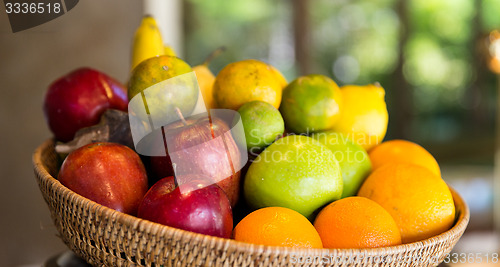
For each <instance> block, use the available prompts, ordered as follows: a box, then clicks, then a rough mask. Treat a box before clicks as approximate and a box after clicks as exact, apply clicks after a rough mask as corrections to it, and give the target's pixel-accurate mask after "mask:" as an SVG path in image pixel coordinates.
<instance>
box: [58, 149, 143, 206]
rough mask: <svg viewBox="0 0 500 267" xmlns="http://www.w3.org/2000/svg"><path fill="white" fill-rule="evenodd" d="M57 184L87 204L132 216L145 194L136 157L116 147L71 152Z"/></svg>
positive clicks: (139, 165) (139, 164)
mask: <svg viewBox="0 0 500 267" xmlns="http://www.w3.org/2000/svg"><path fill="white" fill-rule="evenodd" d="M58 180H59V181H60V182H61V183H62V184H63V185H64V186H66V187H68V188H69V189H71V190H73V191H74V192H76V193H78V194H80V195H82V196H84V197H86V198H88V199H90V200H93V201H95V202H97V203H99V204H101V205H104V206H107V207H109V208H112V209H115V210H118V211H121V212H124V213H128V214H132V215H135V214H136V213H137V208H138V207H139V204H140V202H141V200H142V198H143V197H144V195H145V194H146V192H147V190H148V178H147V175H146V170H145V168H144V165H143V164H142V161H141V159H140V157H139V155H137V153H135V152H134V151H133V150H132V149H130V148H128V147H126V146H124V145H120V144H117V143H106V142H100V143H91V144H88V145H85V146H82V147H80V148H78V149H77V150H75V151H73V152H71V153H70V154H69V155H68V157H66V159H65V160H64V162H63V164H62V166H61V169H60V171H59V174H58Z"/></svg>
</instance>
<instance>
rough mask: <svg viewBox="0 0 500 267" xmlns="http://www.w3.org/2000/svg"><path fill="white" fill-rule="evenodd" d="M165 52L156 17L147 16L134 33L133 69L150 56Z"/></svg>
mask: <svg viewBox="0 0 500 267" xmlns="http://www.w3.org/2000/svg"><path fill="white" fill-rule="evenodd" d="M164 53H165V47H164V44H163V40H162V38H161V33H160V30H159V29H158V26H157V24H156V21H155V19H154V18H153V17H151V16H145V17H144V18H142V21H141V25H140V26H139V28H137V31H136V32H135V35H134V41H133V45H132V62H131V69H132V70H133V69H134V68H135V67H136V66H137V65H139V63H141V62H142V61H144V60H146V59H148V58H152V57H155V56H159V55H163V54H164Z"/></svg>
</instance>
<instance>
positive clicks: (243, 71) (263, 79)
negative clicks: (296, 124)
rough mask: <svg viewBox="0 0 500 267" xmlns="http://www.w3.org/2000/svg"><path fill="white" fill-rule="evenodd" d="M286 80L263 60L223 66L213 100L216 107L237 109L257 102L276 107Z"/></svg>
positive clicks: (244, 61) (216, 80) (215, 85)
mask: <svg viewBox="0 0 500 267" xmlns="http://www.w3.org/2000/svg"><path fill="white" fill-rule="evenodd" d="M285 84H286V80H285V79H284V77H283V75H281V74H280V73H279V71H278V70H277V69H276V68H274V67H272V66H271V65H268V64H266V63H264V62H262V61H259V60H254V59H247V60H242V61H238V62H233V63H230V64H228V65H227V66H225V67H224V68H223V69H222V70H221V71H220V72H219V74H217V76H216V77H215V83H214V87H213V97H214V99H215V103H216V105H217V107H218V108H223V109H233V110H238V109H239V108H240V107H241V106H242V105H243V104H245V103H248V102H251V101H255V100H260V101H264V102H267V103H269V104H271V105H273V106H274V107H275V108H279V106H280V103H281V95H282V90H283V86H284V85H285Z"/></svg>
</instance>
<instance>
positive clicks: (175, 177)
mask: <svg viewBox="0 0 500 267" xmlns="http://www.w3.org/2000/svg"><path fill="white" fill-rule="evenodd" d="M172 168H173V169H174V184H175V187H179V183H178V182H177V175H176V171H177V165H176V164H175V163H172Z"/></svg>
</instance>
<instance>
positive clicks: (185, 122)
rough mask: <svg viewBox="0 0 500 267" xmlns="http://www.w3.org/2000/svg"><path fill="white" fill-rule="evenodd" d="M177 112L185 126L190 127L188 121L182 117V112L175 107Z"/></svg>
mask: <svg viewBox="0 0 500 267" xmlns="http://www.w3.org/2000/svg"><path fill="white" fill-rule="evenodd" d="M175 112H176V113H177V116H179V118H181V121H182V123H183V124H184V126H186V125H188V124H187V121H186V119H184V116H182V112H181V110H180V109H179V108H178V107H175Z"/></svg>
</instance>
